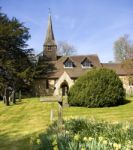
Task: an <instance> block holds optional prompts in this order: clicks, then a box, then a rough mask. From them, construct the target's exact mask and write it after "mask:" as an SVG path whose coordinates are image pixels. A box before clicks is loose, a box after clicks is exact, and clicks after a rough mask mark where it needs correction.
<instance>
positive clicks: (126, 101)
mask: <svg viewBox="0 0 133 150" xmlns="http://www.w3.org/2000/svg"><path fill="white" fill-rule="evenodd" d="M128 103H131V100H128V99H125V100H124V102H123V104H122V105H126V104H128Z"/></svg>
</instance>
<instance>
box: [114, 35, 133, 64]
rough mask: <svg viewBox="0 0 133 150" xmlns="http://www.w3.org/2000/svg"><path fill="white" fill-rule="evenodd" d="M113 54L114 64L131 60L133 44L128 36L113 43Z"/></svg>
mask: <svg viewBox="0 0 133 150" xmlns="http://www.w3.org/2000/svg"><path fill="white" fill-rule="evenodd" d="M114 50H115V51H114V54H115V61H116V62H124V61H125V60H130V59H132V58H133V44H132V42H131V41H130V40H129V35H127V34H125V35H124V36H122V37H120V38H119V39H118V40H116V41H115V42H114Z"/></svg>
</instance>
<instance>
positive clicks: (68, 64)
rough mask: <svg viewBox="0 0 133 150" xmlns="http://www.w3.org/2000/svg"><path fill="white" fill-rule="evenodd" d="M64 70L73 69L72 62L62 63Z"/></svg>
mask: <svg viewBox="0 0 133 150" xmlns="http://www.w3.org/2000/svg"><path fill="white" fill-rule="evenodd" d="M64 67H65V68H73V62H72V61H70V60H68V61H66V62H65V63H64Z"/></svg>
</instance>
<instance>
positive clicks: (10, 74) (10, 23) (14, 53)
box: [0, 10, 33, 95]
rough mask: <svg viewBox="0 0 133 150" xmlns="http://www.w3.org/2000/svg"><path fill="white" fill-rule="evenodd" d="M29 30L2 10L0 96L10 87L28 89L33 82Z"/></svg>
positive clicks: (0, 28)
mask: <svg viewBox="0 0 133 150" xmlns="http://www.w3.org/2000/svg"><path fill="white" fill-rule="evenodd" d="M29 38H30V34H29V29H28V28H27V27H25V26H24V24H23V23H21V22H19V21H18V20H17V19H16V18H12V19H9V18H8V16H7V15H6V14H4V13H2V12H1V10H0V91H1V93H0V95H1V94H3V93H4V91H5V88H6V87H8V86H10V87H12V88H13V89H15V90H22V89H28V88H30V86H31V82H32V80H33V63H32V61H31V60H30V59H29V55H30V54H31V53H32V49H28V48H27V47H28V45H27V43H26V42H27V40H28V39H29Z"/></svg>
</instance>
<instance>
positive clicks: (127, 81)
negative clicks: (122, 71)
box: [119, 76, 133, 94]
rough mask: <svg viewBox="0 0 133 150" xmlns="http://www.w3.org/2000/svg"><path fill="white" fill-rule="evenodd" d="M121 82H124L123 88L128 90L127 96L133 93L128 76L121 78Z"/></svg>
mask: <svg viewBox="0 0 133 150" xmlns="http://www.w3.org/2000/svg"><path fill="white" fill-rule="evenodd" d="M119 78H120V79H121V81H122V82H123V87H124V89H125V90H126V93H127V94H131V93H133V86H129V77H128V76H119Z"/></svg>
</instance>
